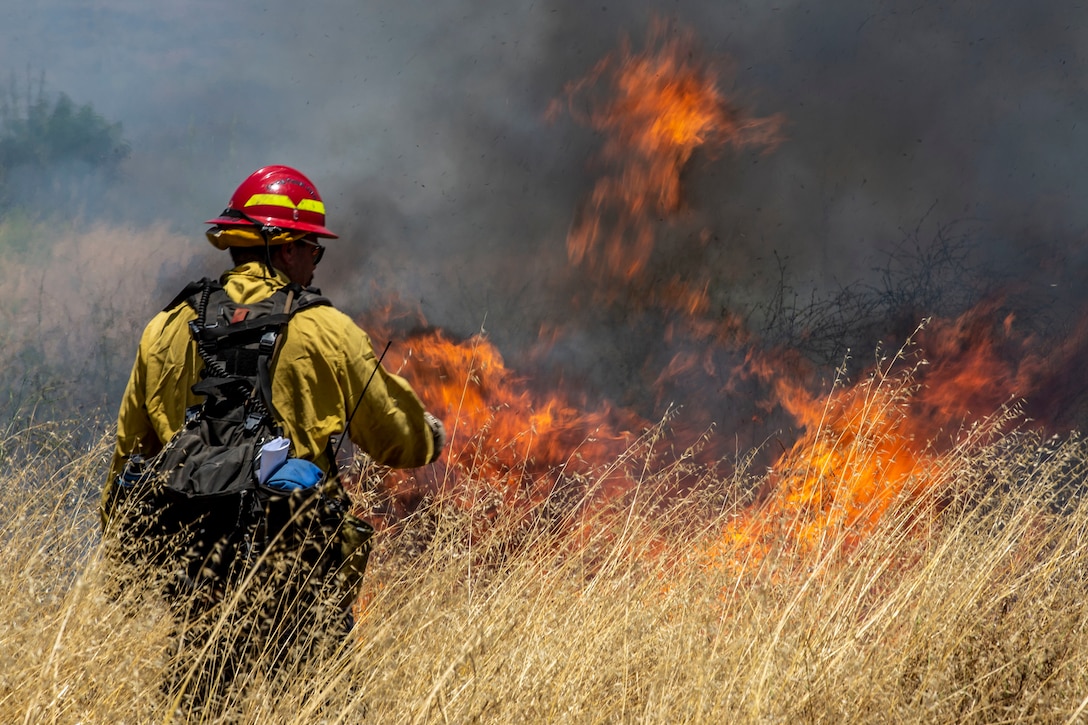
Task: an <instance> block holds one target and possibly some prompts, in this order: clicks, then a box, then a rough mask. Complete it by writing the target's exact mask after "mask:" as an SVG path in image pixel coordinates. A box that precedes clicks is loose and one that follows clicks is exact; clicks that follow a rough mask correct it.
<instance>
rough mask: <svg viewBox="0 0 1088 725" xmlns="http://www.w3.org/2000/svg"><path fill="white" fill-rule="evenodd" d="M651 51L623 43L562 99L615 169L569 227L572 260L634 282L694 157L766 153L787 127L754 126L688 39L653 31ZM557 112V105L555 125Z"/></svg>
mask: <svg viewBox="0 0 1088 725" xmlns="http://www.w3.org/2000/svg"><path fill="white" fill-rule="evenodd" d="M646 45H647V49H646V50H645V51H644V52H641V53H636V52H634V51H632V49H631V48H630V46H629V43H628V42H627V41H626V40H625V41H624V42H623V45H622V48H621V50H620V52H619V53H618V54H617V55H609V56H607V57H605V58H604V59H603V60H601V61H600V62H599V63H598V64H597V65H596V66H595V67H594V68H593V69H592V71H591V72H590V73H589V74H588V75H587V76H586V77H585V78H583V79H581V80H579V81H576V82H573V83H570V84H568V85H567V87H566V89H565V93H566V98H567V108H568V109H569V110H570V113H571V114H572V115H573V116H574V118H575V119H577V120H579V121H581V122H583V123H585V124H586V125H588V126H590V127H591V128H593V129H594V130H595V131H597V132H599V133H601V134H602V135H603V136H604V138H605V141H604V145H603V148H602V150H601V153H600V161H601V163H602V165H604V166H605V167H606V168H608V169H609V172H608V173H606V174H605V175H603V176H601V177H600V178H599V179H598V180H597V182H596V184H595V185H594V187H593V190H592V192H591V194H590V196H589V199H588V201H587V203H586V207H585V209H584V210H583V212H582V213H581V214H580V216H579V217H578V218H577V219H576V220H575V221H574V223H573V224H572V225H571V228H570V232H569V234H568V236H567V253H568V256H569V259H570V262H571V263H572V264H573V265H586V266H588V267H590V268H591V269H592V270H594V271H595V272H597V273H598V275H600V276H602V277H605V278H609V277H617V278H619V279H621V280H628V281H630V280H634V279H638V278H639V277H640V276H641V275H642V274H643V273H644V272H645V271H646V269H647V266H648V264H649V262H650V257H651V253H652V252H653V248H654V242H655V237H656V222H657V220H658V219H660V218H667V217H671V216H674V215H675V214H676V213H677V212H679V211H680V209H681V207H682V201H683V194H682V189H681V172H682V171H683V169H684V168H685V166H686V165H687V164H688V162H689V161H690V160H691V158H692V155H693V154H694V153H695V152H696V151H697V150H699V149H705V150H706V151H707V152H708V153H710V154H714V153H717V152H718V151H719V150H720V149H721V148H723V147H726V146H732V147H734V148H741V147H744V146H749V145H757V146H763V147H767V148H769V147H771V146H773V145H774V143H775V142H776V141H777V140H778V131H779V126H780V125H781V118H780V117H777V116H773V117H769V118H753V117H750V116H748V115H747V114H746V113H745V112H744V111H742V110H741V109H740V108H739V107H738V106H737V105H736V104H735V103H734V102H733V101H732V100H731V99H729V98H727V97H726V96H725V94H724V93H723V92H722V91H721V90H720V88H719V82H718V74H717V72H716V71H715V69H714V67H713V65H712V64H710V63H707V62H704V61H702V60H700V59H699V56H698V55H697V54H696V53H695V44H694V41H693V38H692V36H691V35H690V34H689V33H685V32H680V31H676V32H674V33H673V34H671V35H670V34H669V30H668V28H666V26H665V25H664V24H663V23H660V22H659V23H655V24H654V25H653V27H652V28H651V30H650V33H649V37H648V38H647V43H646ZM583 103H585V104H587V105H588V106H589V108H588V111H583V110H580V109H581V106H582V104H583ZM560 109H561V105H560V104H558V103H553V105H552V108H551V109H550V111H549V115H550V116H552V117H553V118H554V117H555V116H557V115H558V114H559V112H560Z"/></svg>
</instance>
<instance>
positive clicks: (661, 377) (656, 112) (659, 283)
mask: <svg viewBox="0 0 1088 725" xmlns="http://www.w3.org/2000/svg"><path fill="white" fill-rule="evenodd" d="M566 107H567V108H569V109H570V112H571V113H572V115H573V116H574V117H575V118H576V119H578V120H581V121H584V122H585V123H587V125H589V126H590V127H592V128H593V129H595V130H596V131H598V132H599V133H600V134H601V135H602V137H603V138H604V141H603V148H602V150H601V153H600V159H601V162H602V164H603V166H604V167H605V169H606V171H605V173H604V174H603V175H602V176H601V177H600V178H599V179H598V180H597V182H596V184H595V185H594V186H593V188H592V191H591V193H590V194H589V197H588V199H587V201H586V203H585V206H584V208H583V209H582V210H581V213H580V214H579V215H578V216H577V217H576V219H575V220H574V222H573V224H572V225H571V228H570V231H569V235H568V237H567V240H566V242H567V251H568V258H569V261H570V264H571V266H572V270H573V269H574V268H578V269H579V270H580V271H582V272H583V273H588V274H590V275H591V276H592V278H593V281H594V283H595V284H594V288H596V287H598V286H599V287H603V288H606V289H607V290H609V291H610V295H609V296H608V299H607V300H606V301H607V302H611V303H615V304H619V303H623V304H629V305H632V306H635V307H637V308H638V310H639V312H640V313H644V318H646V319H648V318H652V323H653V325H654V327H653V330H654V332H655V334H656V335H657V336H656V337H655V338H654V340H653V345H651V346H648V347H652V348H653V349H652V350H647V352H646V353H645V359H644V360H634V361H632V366H633V367H637V366H639V365H641V368H638V369H639V370H640V372H641V373H642V380H643V381H645V383H646V385H645V387H646V388H647V389H650V390H651V391H652V395H650V396H648V397H650V398H651V399H652V404H651V405H653V406H656V408H654V409H652V410H651V411H650V415H649V417H651V418H652V417H653V416H661V415H662V409H668V410H672V409H674V404H675V403H676V402H677V401H676V398H677V397H678V396H680V395H683V396H686V397H685V398H682V399H680V400H679V403H680V404H681V405H683V406H685V408H684V410H683V412H682V413H681V414H680V417H687V418H689V419H695V420H697V421H699V424H698V425H695V426H693V430H694V431H696V432H695V433H694V434H692V435H690V436H689V439H688V440H687V441H685V440H682V436H680V437H678V438H677V439H676V440H674V441H672V442H673V443H675V448H677V449H684V448H685V446H689V444H690V441H691V440H692V439H694V438H696V437H700V436H703V435H704V434H705V432H706V431H707V430H708V426H707V425H705V424H704V423H705V422H706V421H715V422H717V421H720V420H721V417H720V415H719V414H721V415H724V414H723V413H722V411H721V410H720V409H728V408H730V407H731V406H732V400H735V399H736V398H738V397H742V396H745V397H748V398H749V399H751V398H753V397H754V396H755V395H756V394H757V393H759V394H762V395H764V396H765V398H764V399H763V400H762V401H760V404H759V405H756V406H754V407H756V409H757V410H758V414H756V415H753V416H751V418H752V420H753V425H760V424H764V421H763V420H762V419H761V416H765V417H767V418H771V417H772V416H773V415H776V414H777V415H781V414H784V415H786V416H788V419H789V421H790V423H791V424H792V425H790V426H788V428H789V432H787V433H783V434H782V435H793V436H796V438H795V440H786V441H785V443H784V444H783V452H782V455H781V456H780V457H779V459H778V460H777V461H775V462H774V464H773V466H772V467H771V470H770V473H769V474H768V476H767V477H766V479H765V482H764V489H763V491H762V496H761V499H760V505H759V506H758V507H755V508H752V509H751V510H749V511H747V512H742V513H740V514H738V516H737V518H736V519H735V521H734V522H733V523H732V524H730V525H729V526H728V527H726V529H725V530H723V531H722V532H721V535H720V539H719V542H718V543H717V544H715V545H713V546H711V547H710V549H709V550H708V551H707V552H706V555H707V558H708V560H715V561H719V562H720V561H722V560H728V561H729V562H732V563H730V564H729V565H730V566H736V567H738V568H739V569H740V570H742V571H743V570H745V569H746V567H748V566H750V565H751V564H753V563H759V562H761V561H763V560H764V559H765V557H767V556H768V554H770V553H771V552H772V551H773V550H774V547H777V546H789V547H793V548H794V549H795V550H801V551H819V550H821V548H822V547H823V546H824V545H825V543H826V542H828V541H829V540H831V539H833V538H834V537H835V536H838V535H839V534H842V535H843V536H845V540H846V541H851V540H854V541H856V540H858V539H859V538H860V537H864V536H865V535H866V534H867V533H868V532H870V531H872V530H873V528H874V527H876V526H877V525H878V524H879V523H880V521H881V520H882V518H883V517H884V516H886V515H887V514H888V512H889V511H890V510H892V509H893V507H894V506H896V505H897V502H902V501H910V500H912V499H917V497H919V496H921V495H923V494H925V493H927V488H926V487H929V489H932V488H933V487H935V486H940V485H941V483H942V479H941V478H940V475H939V472H940V469H941V465H942V456H944V455H945V454H946V453H947V452H948V451H950V450H952V449H953V448H955V447H956V446H959V445H962V444H964V443H965V442H970V441H971V440H980V438H979V436H981V435H982V434H983V433H985V432H993V431H995V430H998V429H999V428H998V427H997V425H998V424H999V423H1001V422H1002V421H1003V420H1004V419H1002V418H997V419H995V420H996V423H994V424H992V425H990V424H988V423H987V420H989V418H988V417H989V416H992V415H993V414H994V413H995V411H999V410H1001V409H1002V407H1003V406H1006V405H1008V404H1010V403H1013V402H1015V401H1017V400H1019V399H1021V398H1024V397H1028V396H1030V395H1038V394H1039V392H1040V390H1041V389H1043V388H1045V387H1046V386H1047V385H1048V384H1049V382H1048V381H1052V380H1054V379H1055V375H1054V373H1048V372H1047V371H1048V370H1054V369H1057V368H1060V367H1062V366H1063V365H1064V366H1065V367H1066V368H1068V369H1082V367H1083V366H1082V365H1080V364H1079V363H1080V362H1082V361H1083V360H1084V359H1085V358H1086V357H1088V355H1086V354H1085V350H1086V346H1085V345H1084V344H1083V340H1084V338H1085V337H1088V329H1086V330H1085V331H1082V333H1081V335H1080V340H1079V341H1076V342H1070V343H1069V344H1068V345H1066V346H1063V347H1061V348H1059V349H1058V350H1054V351H1051V353H1052V357H1053V358H1054V359H1051V360H1049V361H1047V360H1044V359H1041V357H1040V356H1038V355H1033V354H1031V352H1030V351H1031V350H1032V346H1033V341H1032V339H1031V338H1030V337H1027V336H1023V335H1019V334H1018V333H1017V330H1016V325H1015V320H1014V319H1013V318H1012V317H1011V316H1008V315H1007V314H1002V313H1001V312H1000V305H999V304H998V302H997V301H989V302H987V303H984V304H982V305H979V306H978V307H976V308H975V309H973V310H970V311H969V312H967V313H965V314H964V315H962V316H961V317H959V318H958V319H955V320H951V321H942V320H935V321H931V322H930V323H929V324H928V325H927V326H925V327H924V328H923V329H922V330H921V331H920V332H919V333H918V334H917V336H916V338H915V339H914V340H913V341H912V342H911V344H910V345H909V346H907V347H904V348H903V349H902V350H900V351H899V353H897V354H894V355H891V356H890V358H885V359H881V360H879V361H877V363H876V364H875V365H874V366H873V368H872V369H871V370H870V371H869V373H868V374H866V375H863V376H861V378H860V380H859V381H858V382H856V383H853V384H850V383H848V382H847V381H845V380H843V379H842V378H841V377H840V378H839V379H838V380H837V382H836V384H835V385H834V387H833V388H832V389H831V391H830V393H828V392H826V391H824V392H820V381H821V374H820V371H818V370H815V369H813V367H812V366H811V365H809V364H808V363H806V361H805V360H803V359H802V357H801V356H800V355H799V354H798V353H796V352H791V351H781V350H766V349H764V348H763V347H761V346H760V344H759V340H758V338H757V336H756V335H754V334H753V333H752V332H751V331H749V330H748V329H747V327H746V325H745V323H744V319H743V317H742V316H741V315H739V314H738V313H736V312H734V311H730V310H727V309H724V308H722V307H721V306H718V307H716V306H715V304H714V301H713V299H712V294H711V291H712V284H713V280H710V279H705V278H704V279H685V278H681V277H679V276H674V277H671V278H667V279H654V278H653V276H652V275H650V274H648V272H649V271H650V268H651V266H652V265H651V258H652V254H653V253H654V251H655V245H656V242H657V234H658V227H659V221H660V220H662V219H667V220H672V219H674V218H675V217H676V215H677V214H678V212H679V211H680V210H681V209H682V207H683V193H682V191H683V190H682V188H681V176H682V173H681V172H682V171H683V170H684V168H685V166H686V165H687V164H688V163H689V162H690V160H691V159H692V158H693V155H694V154H695V153H696V152H698V151H700V150H702V151H703V152H704V153H708V154H715V153H717V152H719V151H720V150H721V149H723V148H725V147H732V148H735V149H736V148H741V147H744V146H748V145H755V146H760V147H764V148H772V147H773V145H774V144H775V143H776V142H777V140H778V139H779V130H780V127H781V123H782V121H781V118H780V117H778V116H771V117H767V118H755V117H752V116H750V115H749V114H747V113H746V112H745V111H743V110H742V109H741V108H740V107H739V106H738V105H737V104H736V103H735V102H734V101H733V100H731V99H730V98H728V97H726V96H725V94H724V93H723V92H722V91H721V90H720V89H719V82H718V76H717V74H716V72H715V71H714V69H713V66H712V65H711V64H709V63H706V62H703V61H702V60H700V57H699V55H698V54H697V53H695V52H694V49H693V43H692V40H691V36H690V35H688V34H685V33H674V34H672V35H669V34H667V33H666V32H665V29H664V28H663V26H661V25H657V26H655V27H654V29H653V31H652V32H651V34H650V37H649V39H648V41H647V48H646V50H645V51H644V52H641V53H636V52H634V51H633V50H632V49H631V48H630V47H629V46H628V44H627V43H624V45H623V47H622V48H621V50H620V51H619V52H618V53H617V54H615V55H610V56H608V57H606V58H605V59H603V60H602V61H601V62H600V63H598V64H597V66H596V67H594V69H593V70H592V71H591V72H590V73H589V74H588V75H587V76H586V77H585V78H583V79H581V80H579V81H576V82H574V83H572V84H570V85H568V86H567V88H566ZM583 107H587V108H588V110H585V111H582V110H579V109H581V108H583ZM556 112H557V109H556V108H553V113H556ZM709 239H710V236H709V235H707V234H702V235H698V237H697V239H696V243H698V244H702V245H705V244H707V243H709ZM597 283H599V284H597ZM655 315H656V316H655ZM397 319H399V320H401V321H403V320H404V319H412V316H408V318H406V317H405V316H404V315H399V316H398V315H393V314H391V312H390V311H385V312H383V313H379V314H378V315H377V320H371V321H369V322H364V327H367V328H368V329H371V330H372V332H373V331H375V330H377V331H378V337H379V339H381V338H386V339H398V340H402V342H399V343H398V344H397V346H396V347H395V348H394V352H393V355H392V356H391V360H390V361H387V363H386V366H387V367H389V368H391V369H393V370H394V371H397V372H401V373H403V374H404V375H406V376H407V377H408V378H409V379H410V380H411V381H412V383H413V385H414V387H415V388H416V390H417V391H419V393H420V395H421V397H422V398H423V400H424V403H425V405H426V406H427V407H428V408H429V409H430V410H432V411H433V412H435V413H436V414H438V415H439V416H440V417H441V418H443V420H444V421H445V423H446V426H447V431H448V437H449V440H448V446H447V449H446V452H445V453H444V455H443V458H442V459H441V461H440V462H439V463H438V464H437V465H436V466H435V467H433V468H432V469H429V470H428V471H427V472H426V473H423V474H420V475H421V476H425V477H426V478H412V477H411V476H410V475H408V474H393V475H390V476H389V477H388V479H387V481H386V483H385V484H384V485H385V486H386V488H387V491H388V492H389V493H390V494H391V496H392V497H393V498H394V499H399V500H401V501H408V500H409V499H411V498H412V497H416V498H419V497H420V496H422V495H426V494H443V495H447V496H449V497H450V498H451V499H452V500H454V501H456V502H457V503H458V504H459V505H463V506H464V507H465V509H466V510H471V509H473V508H474V507H478V506H479V505H480V504H481V503H482V504H484V507H483V508H484V509H485V510H490V509H489V508H488V507H499V506H502V507H528V506H532V505H533V504H535V503H539V502H540V501H542V500H544V499H545V498H547V497H548V496H549V495H550V494H551V492H552V491H553V490H554V489H555V487H556V486H557V485H558V484H560V483H562V482H564V481H570V480H573V479H578V478H580V479H582V480H585V479H593V480H594V482H595V483H596V484H598V485H597V488H596V489H595V491H596V494H595V495H598V496H600V497H603V498H607V497H609V496H618V495H621V494H622V493H623V492H624V491H626V490H628V489H630V488H631V487H632V486H634V481H635V478H633V477H630V476H628V475H627V473H626V472H625V471H624V470H623V469H622V467H619V466H614V465H612V464H613V463H614V462H615V461H616V460H617V459H618V458H619V457H621V456H623V454H624V452H625V451H626V450H628V449H629V447H630V446H631V445H632V442H633V441H634V440H635V439H636V438H637V437H638V435H639V434H640V432H641V431H644V430H646V429H647V428H648V427H649V423H648V422H647V416H646V415H644V414H639V413H636V412H634V411H632V410H625V409H622V408H618V407H615V406H612V405H609V404H607V403H602V402H595V401H591V400H590V399H589V398H588V397H586V396H585V395H579V394H577V393H576V392H575V391H574V390H573V389H572V388H570V387H567V386H561V385H555V384H542V383H540V382H534V380H533V379H531V378H529V377H526V376H522V375H518V374H517V373H515V372H514V371H513V370H512V369H511V368H509V367H508V366H507V363H506V361H505V360H504V358H503V355H502V354H500V352H499V350H498V349H497V348H496V347H495V346H494V345H493V344H492V342H491V341H490V340H489V339H488V338H487V337H486V336H485V335H483V334H482V333H481V334H477V335H473V336H470V337H468V338H467V339H457V338H455V337H453V336H451V335H449V334H448V333H446V332H444V331H442V330H437V329H433V328H428V327H426V324H425V322H423V321H422V320H421V319H417V320H416V322H417V323H418V324H417V325H416V327H415V328H414V329H415V330H416V331H415V332H412V333H410V334H408V335H407V337H405V335H404V334H394V333H393V331H392V330H390V329H389V326H390V325H392V324H393V322H392V321H393V320H397ZM1086 327H1088V325H1086ZM563 336H564V327H563V325H562V324H561V321H557V322H556V323H555V324H551V325H548V326H547V328H546V330H545V331H543V333H542V338H541V346H542V347H543V346H545V345H546V344H548V343H550V342H554V341H556V340H558V339H560V338H562V337H563ZM660 351H667V353H664V352H660ZM748 402H750V403H752V402H755V401H752V400H749V401H748ZM726 412H728V411H726ZM715 416H719V417H717V418H716V417H715ZM739 420H740V417H739V416H737V417H736V419H734V420H731V421H730V423H731V424H734V425H736V426H737V427H738V428H739V426H740V422H739ZM784 427H785V426H784ZM671 430H672V433H673V435H674V436H678V435H679V434H677V433H676V431H675V429H671ZM980 431H981V432H980ZM722 433H723V435H720V436H719V437H718V440H719V441H720V442H721V443H723V444H724V447H726V448H730V450H728V451H722V450H712V449H710V448H709V447H708V448H707V449H705V455H704V458H705V459H707V460H715V461H720V460H722V459H724V458H725V456H726V454H727V453H731V452H733V451H734V449H733V448H732V447H733V446H737V442H738V441H743V440H744V438H743V436H741V435H739V431H738V430H733V429H726V430H724V431H722ZM764 434H766V431H764ZM701 462H702V461H700V463H701ZM657 463H660V461H654V460H650V461H646V462H645V465H646V468H647V470H648V469H649V468H651V467H652V466H653V465H655V464H657ZM647 470H643V471H640V473H639V474H638V475H640V476H646V475H652V471H649V473H647ZM935 471H936V472H937V474H936V475H935V474H934V472H935ZM405 505H406V506H407V504H405ZM835 540H836V541H842V540H844V539H843V538H838V539H835ZM737 562H741V563H737Z"/></svg>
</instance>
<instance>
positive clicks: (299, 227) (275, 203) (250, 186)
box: [204, 166, 337, 239]
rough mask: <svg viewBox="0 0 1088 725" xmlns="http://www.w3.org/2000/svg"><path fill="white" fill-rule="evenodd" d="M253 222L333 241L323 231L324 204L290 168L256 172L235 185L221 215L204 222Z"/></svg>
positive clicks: (299, 174)
mask: <svg viewBox="0 0 1088 725" xmlns="http://www.w3.org/2000/svg"><path fill="white" fill-rule="evenodd" d="M254 221H255V222H258V223H260V224H263V225H264V226H267V227H276V228H278V229H286V230H290V231H298V232H307V233H310V234H316V235H317V236H319V237H330V238H332V239H336V238H337V235H335V234H333V233H332V232H330V231H329V230H328V229H326V228H325V204H324V202H322V201H321V195H320V194H318V193H317V188H316V187H315V186H314V185H313V182H311V181H310V180H309V179H307V178H306V177H305V176H304V175H303V174H302V172H300V171H298V170H296V169H292V168H291V167H290V166H265V167H264V168H262V169H257V170H256V171H254V172H253V173H252V174H250V175H249V176H248V177H246V180H245V181H243V182H242V183H241V184H240V185H239V186H238V188H237V189H236V190H235V192H234V194H233V195H232V196H231V198H230V203H229V204H227V208H226V209H224V210H223V213H222V214H220V215H219V216H218V217H216V218H215V219H209V220H208V221H206V222H204V223H205V224H215V225H216V226H220V227H230V226H252V225H253V222H254Z"/></svg>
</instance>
